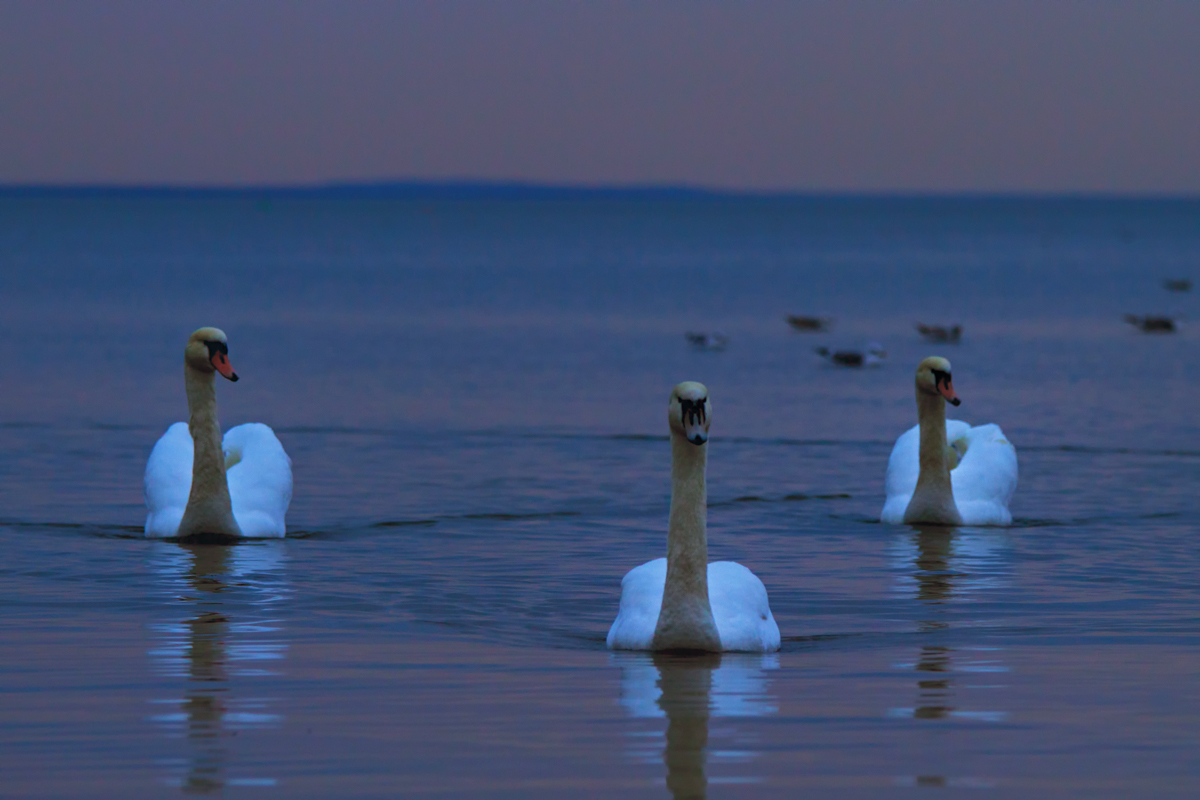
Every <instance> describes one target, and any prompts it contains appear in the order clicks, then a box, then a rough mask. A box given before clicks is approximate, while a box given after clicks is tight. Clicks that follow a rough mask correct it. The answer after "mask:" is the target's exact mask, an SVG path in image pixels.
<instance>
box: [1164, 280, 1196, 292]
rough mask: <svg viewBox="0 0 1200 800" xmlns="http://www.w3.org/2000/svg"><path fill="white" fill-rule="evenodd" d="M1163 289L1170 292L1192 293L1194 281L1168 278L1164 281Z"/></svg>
mask: <svg viewBox="0 0 1200 800" xmlns="http://www.w3.org/2000/svg"><path fill="white" fill-rule="evenodd" d="M1163 288H1164V289H1166V290H1167V291H1168V292H1190V291H1191V290H1192V279H1191V278H1167V279H1166V280H1165V281H1163Z"/></svg>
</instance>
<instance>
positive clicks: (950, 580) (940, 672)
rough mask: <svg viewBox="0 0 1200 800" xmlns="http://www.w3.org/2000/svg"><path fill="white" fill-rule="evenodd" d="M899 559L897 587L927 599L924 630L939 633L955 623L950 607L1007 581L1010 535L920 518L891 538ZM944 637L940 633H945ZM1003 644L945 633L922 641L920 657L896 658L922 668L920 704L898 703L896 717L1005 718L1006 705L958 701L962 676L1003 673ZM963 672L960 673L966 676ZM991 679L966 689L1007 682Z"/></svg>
mask: <svg viewBox="0 0 1200 800" xmlns="http://www.w3.org/2000/svg"><path fill="white" fill-rule="evenodd" d="M891 549H892V562H893V566H894V567H895V568H896V569H897V570H898V572H899V573H900V578H899V580H898V581H897V591H898V592H899V593H900V594H902V595H904V596H911V597H913V598H915V599H916V600H917V601H918V602H919V603H921V604H922V606H923V607H924V611H925V612H926V613H923V614H922V615H921V616H922V617H924V618H923V619H919V620H917V631H918V633H921V634H929V635H931V636H933V637H936V636H937V634H939V633H941V632H945V631H948V630H950V628H951V622H950V621H949V619H950V615H949V613H948V609H947V607H948V606H949V605H950V604H951V603H955V602H970V601H973V600H974V599H975V597H974V596H975V595H977V594H981V593H983V592H985V591H987V590H991V589H995V588H998V587H1000V586H1003V585H1004V584H1005V583H1007V581H1008V574H1009V570H1010V566H1009V551H1010V543H1009V538H1008V533H1007V531H1004V530H997V529H978V528H976V529H970V528H954V527H947V526H941V525H917V526H913V527H912V528H909V529H905V530H903V532H900V533H898V534H897V537H896V539H895V540H894V541H893V543H892V548H891ZM939 638H940V637H939ZM1000 652H1001V649H1000V648H998V647H969V648H953V647H950V646H948V645H947V644H944V643H942V642H940V641H936V640H935V641H931V642H929V643H926V644H922V645H921V647H920V649H919V651H918V652H917V657H916V660H915V661H912V662H907V663H902V664H897V665H895V666H896V667H897V668H898V669H905V670H908V669H911V670H914V671H915V672H916V673H917V676H918V677H917V704H916V705H915V706H913V707H902V708H892V709H890V710H889V712H888V715H889V716H892V717H911V718H913V719H919V720H938V719H971V720H977V721H984V722H1000V721H1002V720H1003V719H1004V718H1005V717H1006V716H1007V715H1008V713H1007V712H1005V711H972V710H967V709H963V708H961V707H959V705H958V697H959V693H958V692H957V691H956V687H955V680H956V678H955V676H956V675H959V674H979V673H1004V672H1007V671H1008V668H1007V667H1006V666H1004V664H1003V663H1002V662H1001V661H1000ZM960 680H961V679H960ZM989 684H991V682H990V681H988V682H986V683H980V684H974V683H973V684H970V685H966V686H962V687H961V688H963V689H971V690H975V689H991V688H1003V687H1001V686H996V685H989Z"/></svg>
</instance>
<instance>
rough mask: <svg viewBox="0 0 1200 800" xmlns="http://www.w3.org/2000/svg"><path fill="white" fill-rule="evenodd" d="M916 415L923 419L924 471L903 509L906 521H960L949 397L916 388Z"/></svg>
mask: <svg viewBox="0 0 1200 800" xmlns="http://www.w3.org/2000/svg"><path fill="white" fill-rule="evenodd" d="M917 415H918V419H919V420H920V423H921V454H920V464H921V472H920V474H919V475H918V476H917V488H916V490H915V491H914V492H913V496H912V500H910V501H909V503H908V508H907V509H905V511H904V521H905V522H931V523H935V524H943V525H961V524H962V517H961V516H960V515H959V513H958V507H957V506H955V505H954V490H953V489H952V488H951V482H950V460H949V449H950V445H949V443H948V442H947V441H946V401H945V400H943V399H942V397H941V396H940V395H931V394H926V393H925V392H922V391H921V390H920V389H918V390H917Z"/></svg>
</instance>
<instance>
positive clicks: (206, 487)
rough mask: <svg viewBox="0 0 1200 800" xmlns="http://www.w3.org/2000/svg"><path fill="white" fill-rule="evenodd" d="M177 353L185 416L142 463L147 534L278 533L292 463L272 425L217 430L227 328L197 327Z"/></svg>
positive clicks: (230, 374)
mask: <svg viewBox="0 0 1200 800" xmlns="http://www.w3.org/2000/svg"><path fill="white" fill-rule="evenodd" d="M183 353H184V355H183V365H184V366H183V374H184V386H185V387H186V388H187V399H188V412H189V415H190V416H189V421H188V422H186V423H183V422H176V423H175V424H174V425H172V426H171V427H169V428H167V432H166V433H164V434H163V436H162V438H161V439H159V440H158V443H157V444H155V445H154V450H153V452H151V453H150V460H149V461H148V462H147V463H146V508H147V509H149V513H148V514H147V515H146V535H147V536H191V535H193V534H199V533H216V534H224V535H227V536H255V537H279V536H283V535H284V534H285V533H286V531H287V529H286V527H285V526H284V521H283V518H284V515H285V514H286V513H287V507H288V504H289V503H290V502H291V499H292V462H291V459H289V458H288V455H287V453H285V452H284V450H283V445H281V444H280V443H279V439H277V438H275V432H274V431H272V430H271V429H270V428H268V427H267V426H266V425H263V424H261V423H257V422H254V423H250V424H247V425H238V426H237V427H236V428H232V429H230V430H229V432H228V433H226V434H225V436H224V439H223V440H222V437H221V425H220V423H219V422H218V421H217V394H216V390H215V387H214V386H213V376H214V375H215V374H216V373H218V372H219V373H221V375H222V376H224V377H226V378H228V379H229V380H231V381H236V380H237V379H238V376H237V373H235V372H234V371H233V367H231V366H230V364H229V357H228V355H229V347H228V344H227V339H226V338H225V333H224V332H223V331H221V330H218V329H217V328H201V329H200V330H198V331H196V332H195V333H193V334H192V336H191V338H189V339H188V343H187V347H186V348H185V349H184V351H183ZM193 454H194V457H193Z"/></svg>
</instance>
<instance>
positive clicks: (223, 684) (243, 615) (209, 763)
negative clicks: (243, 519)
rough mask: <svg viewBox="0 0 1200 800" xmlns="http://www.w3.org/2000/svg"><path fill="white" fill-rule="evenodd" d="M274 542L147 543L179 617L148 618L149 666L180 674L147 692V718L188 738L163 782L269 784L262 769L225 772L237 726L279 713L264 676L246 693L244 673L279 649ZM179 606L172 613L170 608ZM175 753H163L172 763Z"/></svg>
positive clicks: (257, 673)
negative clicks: (151, 621)
mask: <svg viewBox="0 0 1200 800" xmlns="http://www.w3.org/2000/svg"><path fill="white" fill-rule="evenodd" d="M285 566H286V554H285V550H284V548H283V543H282V542H263V543H255V544H246V545H239V546H228V545H213V544H196V545H192V544H177V543H173V542H162V543H161V544H159V545H157V546H155V547H154V549H153V551H152V555H151V563H150V567H151V570H152V571H153V572H154V573H155V574H156V577H157V583H158V585H159V586H160V587H161V589H162V590H163V593H164V594H165V595H166V599H167V603H168V608H169V609H170V610H171V611H173V612H176V613H177V614H178V615H179V616H182V617H183V618H182V619H181V620H180V621H178V622H160V623H158V624H155V625H152V626H151V627H152V630H153V632H154V634H155V637H156V639H157V640H158V641H157V643H156V645H155V646H154V648H153V649H152V650H150V658H151V661H152V663H153V665H154V667H155V671H156V672H157V673H158V674H159V675H162V676H165V677H168V678H181V679H183V684H182V687H181V689H182V697H179V696H175V697H168V698H162V699H159V700H155V701H153V702H154V704H155V705H156V706H158V708H157V709H156V710H155V712H154V713H153V714H152V715H151V717H150V719H151V721H153V722H155V723H157V724H158V725H160V726H161V727H162V728H163V729H164V730H166V731H167V732H168V734H169V735H171V736H176V737H183V738H185V739H186V740H187V742H188V757H187V758H185V759H181V760H180V761H179V762H177V763H178V766H181V767H183V770H182V771H183V772H184V774H183V775H182V776H181V777H172V778H171V779H169V780H168V782H169V783H171V784H173V785H177V786H181V787H183V789H184V790H185V791H188V792H193V793H210V792H212V793H219V792H221V791H222V790H223V789H224V788H225V787H227V786H273V785H275V784H276V781H275V780H274V779H272V778H263V777H249V776H239V777H235V778H230V777H227V774H226V773H227V771H228V768H229V766H230V763H231V761H232V762H236V759H231V757H230V756H231V753H230V752H229V748H228V738H229V737H230V736H234V735H236V734H237V733H238V732H239V731H243V730H252V729H262V728H274V727H277V726H278V725H279V723H280V722H281V721H282V716H281V715H280V714H278V713H275V712H274V711H273V709H272V706H273V702H274V701H272V700H271V699H270V698H269V697H267V696H264V694H263V692H264V691H269V688H270V686H269V684H268V683H263V684H261V686H256V687H254V688H255V691H254V692H253V693H246V692H245V689H246V681H245V680H243V679H250V680H251V681H255V680H258V679H265V680H268V681H269V680H270V678H271V676H274V675H277V674H279V670H278V668H279V666H280V664H279V662H280V661H281V660H282V659H283V658H285V656H286V654H287V645H286V644H285V643H284V642H283V637H282V628H281V625H280V622H279V620H276V619H271V618H269V615H270V612H271V608H272V607H273V606H274V604H276V603H278V602H282V601H283V600H284V598H285V594H286V591H287V586H286V581H285V579H284V568H285ZM180 612H181V613H180ZM175 764H176V762H172V766H174V765H175Z"/></svg>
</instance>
